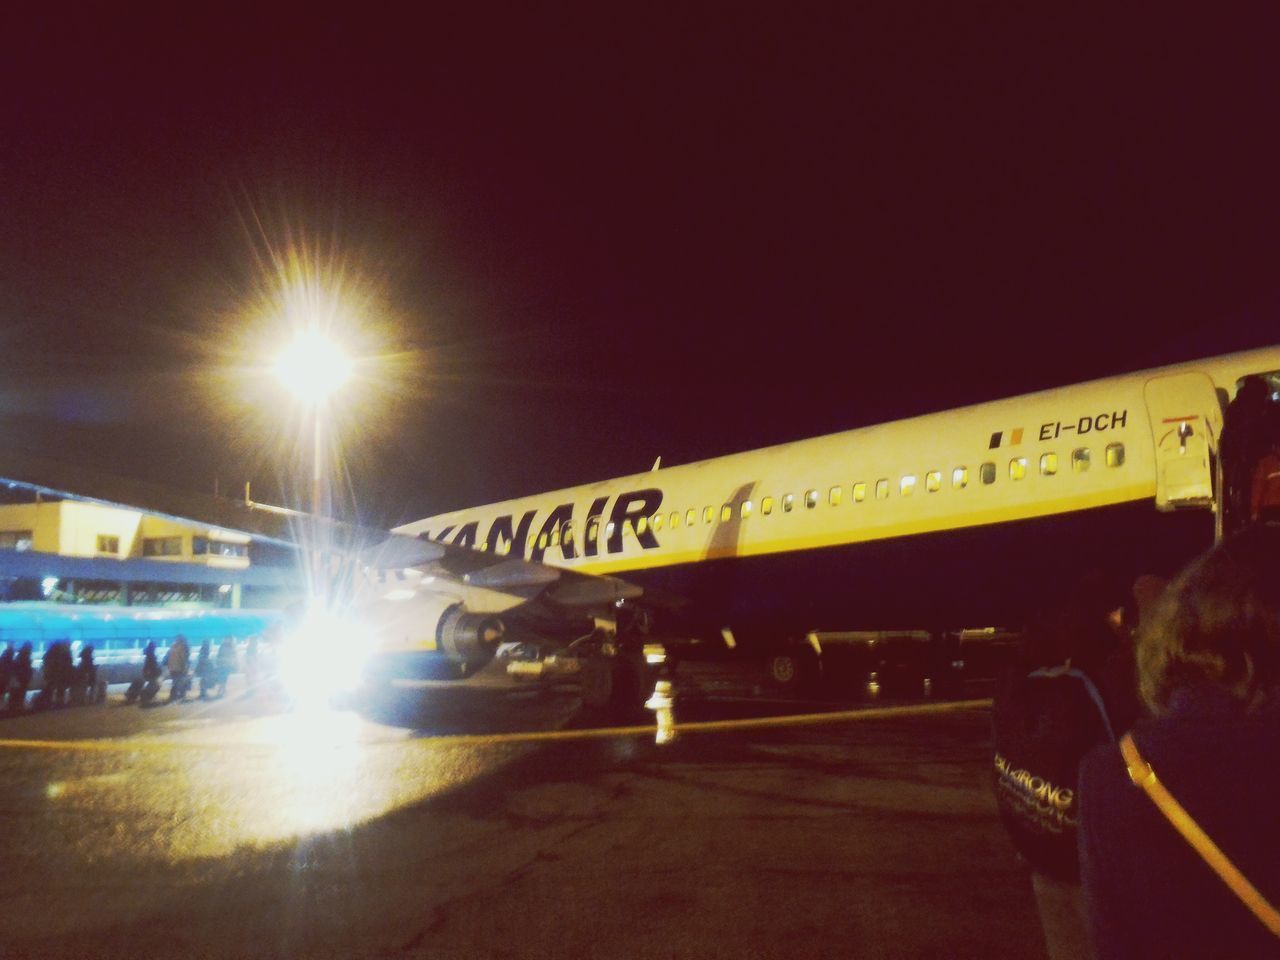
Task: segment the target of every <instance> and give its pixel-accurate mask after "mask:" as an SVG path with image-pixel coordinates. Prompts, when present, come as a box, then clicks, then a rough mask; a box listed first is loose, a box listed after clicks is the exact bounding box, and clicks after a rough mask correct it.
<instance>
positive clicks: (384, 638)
mask: <svg viewBox="0 0 1280 960" xmlns="http://www.w3.org/2000/svg"><path fill="white" fill-rule="evenodd" d="M359 612H360V618H361V620H362V621H364V622H365V623H366V624H367V625H368V626H369V628H370V629H371V631H372V633H373V635H374V637H375V643H376V651H377V652H376V653H375V654H374V658H375V659H376V660H377V661H380V663H381V665H382V667H383V668H386V669H390V672H392V673H393V674H395V675H397V676H404V677H413V676H420V677H422V678H427V677H431V676H436V675H437V674H436V673H435V671H433V670H432V669H431V665H432V664H433V663H435V664H439V663H440V661H442V660H443V661H448V662H450V663H453V664H457V665H458V668H459V669H458V673H457V675H459V676H466V675H469V674H471V673H474V672H475V671H476V670H478V669H480V668H481V667H483V666H484V665H485V664H487V663H488V662H489V661H490V660H492V659H493V655H494V653H495V652H496V651H497V649H498V644H500V643H501V642H502V637H503V633H504V628H503V625H502V621H501V620H500V619H499V618H498V617H497V616H496V615H494V614H491V613H473V612H471V611H469V610H468V609H467V608H466V606H465V605H464V604H463V603H462V601H460V600H458V599H457V598H455V597H449V596H444V595H441V594H438V593H428V592H425V591H417V590H411V589H403V590H392V591H391V592H389V593H387V594H386V595H385V596H382V597H379V598H378V599H376V600H374V601H373V602H369V603H365V604H362V605H361V608H360V611H359Z"/></svg>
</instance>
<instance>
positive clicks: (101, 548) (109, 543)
mask: <svg viewBox="0 0 1280 960" xmlns="http://www.w3.org/2000/svg"><path fill="white" fill-rule="evenodd" d="M98 552H99V553H108V554H110V555H111V556H113V557H114V556H117V555H118V554H119V553H120V538H119V537H113V536H110V535H108V534H105V533H100V534H98Z"/></svg>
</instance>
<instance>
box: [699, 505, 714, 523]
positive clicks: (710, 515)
mask: <svg viewBox="0 0 1280 960" xmlns="http://www.w3.org/2000/svg"><path fill="white" fill-rule="evenodd" d="M715 518H716V508H715V507H703V508H702V522H703V523H710V522H711V521H712V520H714V519H715Z"/></svg>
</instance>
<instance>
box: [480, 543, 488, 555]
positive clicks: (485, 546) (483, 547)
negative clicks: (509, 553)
mask: <svg viewBox="0 0 1280 960" xmlns="http://www.w3.org/2000/svg"><path fill="white" fill-rule="evenodd" d="M480 552H481V553H488V552H489V541H488V540H486V541H485V542H484V543H482V544H480Z"/></svg>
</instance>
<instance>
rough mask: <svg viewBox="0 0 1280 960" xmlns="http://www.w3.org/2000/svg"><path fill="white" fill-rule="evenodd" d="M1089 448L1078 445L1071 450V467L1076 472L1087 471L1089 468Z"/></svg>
mask: <svg viewBox="0 0 1280 960" xmlns="http://www.w3.org/2000/svg"><path fill="white" fill-rule="evenodd" d="M1089 461H1090V456H1089V448H1088V447H1076V448H1075V449H1074V450H1072V451H1071V469H1072V470H1074V471H1075V472H1076V473H1087V472H1088V470H1089Z"/></svg>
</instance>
